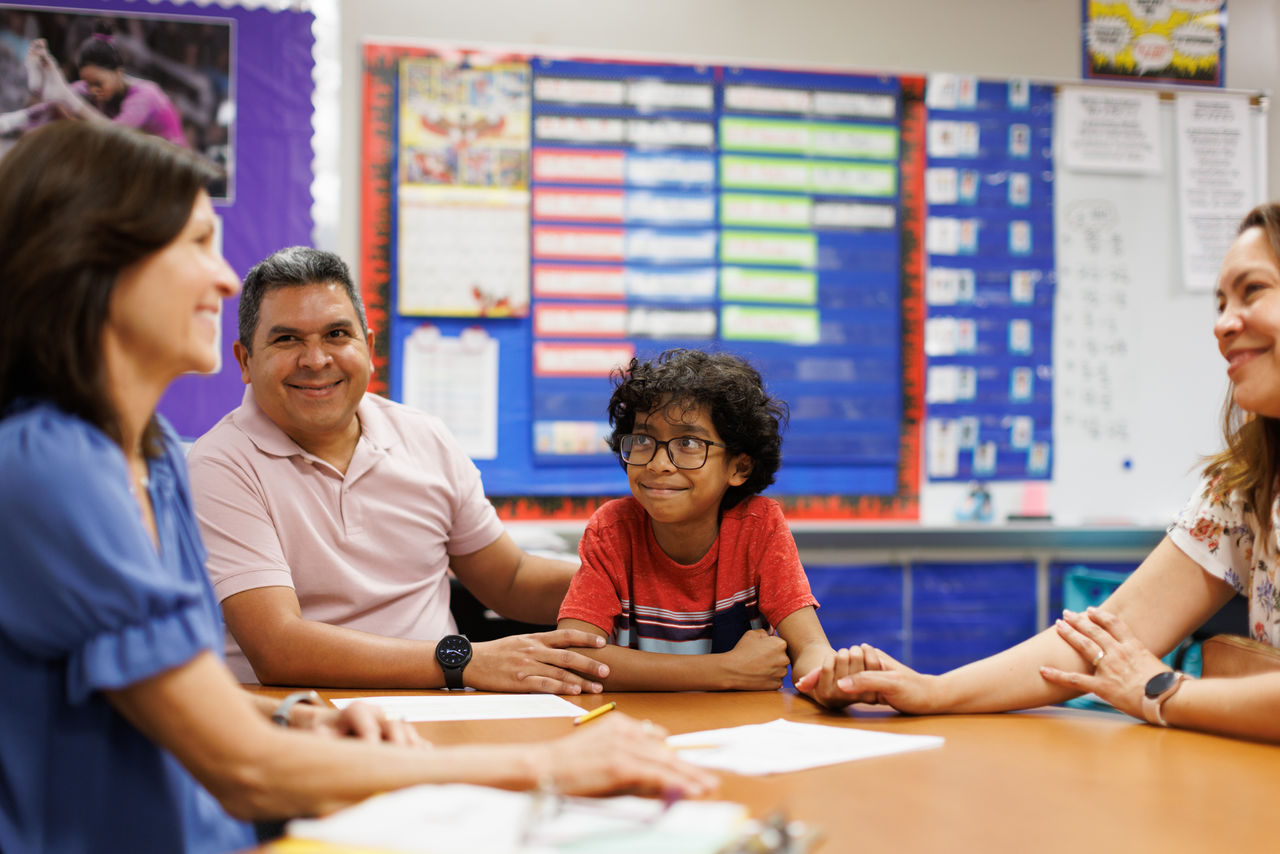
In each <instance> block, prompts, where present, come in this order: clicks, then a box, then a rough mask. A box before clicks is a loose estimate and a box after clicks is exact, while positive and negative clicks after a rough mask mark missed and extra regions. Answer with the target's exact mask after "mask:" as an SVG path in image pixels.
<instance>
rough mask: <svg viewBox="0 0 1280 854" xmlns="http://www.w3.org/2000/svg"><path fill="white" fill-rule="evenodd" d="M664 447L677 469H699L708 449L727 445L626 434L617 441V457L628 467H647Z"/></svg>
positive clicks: (641, 434) (691, 438)
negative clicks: (659, 439)
mask: <svg viewBox="0 0 1280 854" xmlns="http://www.w3.org/2000/svg"><path fill="white" fill-rule="evenodd" d="M664 445H665V446H666V449H667V459H669V460H671V464H672V465H673V466H675V467H676V468H678V469H700V468H702V467H703V466H704V465H706V464H707V453H708V449H709V448H710V447H711V446H712V445H714V446H716V447H717V448H728V447H729V446H728V445H725V444H722V443H720V442H713V441H711V440H710V439H699V438H698V437H697V436H676V437H674V438H671V439H664V440H662V441H661V442H659V441H658V440H657V439H655V438H653V437H652V436H646V435H645V434H644V433H627V434H625V435H624V436H623V437H622V438H621V439H619V440H618V455H619V456H621V457H622V461H623V462H624V463H626V464H627V465H629V466H643V465H647V464H648V463H649V461H650V460H652V459H653V457H654V455H655V454H657V453H658V449H659V448H661V447H663V446H664Z"/></svg>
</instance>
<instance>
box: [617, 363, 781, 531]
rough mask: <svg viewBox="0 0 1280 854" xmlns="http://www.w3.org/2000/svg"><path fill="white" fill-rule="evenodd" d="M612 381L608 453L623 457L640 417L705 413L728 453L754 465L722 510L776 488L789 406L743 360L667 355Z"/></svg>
mask: <svg viewBox="0 0 1280 854" xmlns="http://www.w3.org/2000/svg"><path fill="white" fill-rule="evenodd" d="M611 379H612V381H613V384H614V390H613V396H612V397H611V398H609V424H610V425H611V426H612V427H613V433H612V434H610V436H609V447H610V448H612V449H613V451H614V453H618V452H619V446H620V444H621V442H622V437H623V436H624V435H626V434H627V433H631V432H633V431H634V430H635V424H636V414H637V413H641V412H649V413H652V412H654V411H655V410H659V409H661V410H664V411H671V414H672V415H673V416H675V417H679V416H680V414H682V413H684V412H687V411H689V410H692V409H698V408H700V407H706V410H707V412H708V413H710V415H711V423H712V425H713V426H714V427H715V428H716V432H717V433H719V434H720V438H721V439H722V440H723V441H724V443H725V445H727V446H728V447H727V448H726V449H725V450H726V453H728V454H730V455H734V454H747V455H748V456H750V457H751V463H752V464H751V474H750V475H749V476H748V477H747V480H746V482H744V483H743V484H742V485H741V486H730V487H729V489H728V490H727V491H726V492H725V494H724V498H723V499H721V502H720V509H721V510H722V511H723V510H728V509H729V508H731V507H733V506H735V505H736V504H738V503H739V502H740V501H742V500H743V499H745V498H748V497H750V496H752V495H755V494H757V493H759V492H763V491H764V490H765V488H766V487H768V486H769V484H771V483H773V478H774V475H775V474H776V473H777V471H778V466H779V465H781V463H782V435H781V429H782V427H783V426H785V425H786V422H787V416H788V409H787V404H786V403H785V402H783V401H781V400H778V399H777V398H773V397H770V396H769V394H768V392H766V391H765V388H764V381H763V380H762V379H761V378H760V372H759V371H757V370H756V369H755V368H753V367H751V365H749V364H747V362H745V361H744V360H742V359H740V358H738V357H737V356H734V355H732V354H729V353H704V352H702V351H701V350H667V351H666V352H665V353H662V354H660V355H659V356H658V357H657V358H656V359H653V360H651V361H645V362H642V361H640V360H639V359H632V360H631V364H630V365H628V366H627V367H626V368H615V369H614V370H613V372H612V374H611ZM618 460H619V462H621V460H622V457H621V456H619V457H618ZM626 467H627V464H626V463H622V468H623V469H624V470H625V469H626Z"/></svg>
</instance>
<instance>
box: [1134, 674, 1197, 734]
mask: <svg viewBox="0 0 1280 854" xmlns="http://www.w3.org/2000/svg"><path fill="white" fill-rule="evenodd" d="M1186 678H1187V674H1185V673H1183V672H1182V671H1180V670H1175V671H1174V674H1173V684H1172V685H1170V686H1169V687H1168V688H1165V689H1164V690H1163V691H1162V692H1160V693H1159V694H1158V695H1156V696H1154V697H1152V696H1150V695H1149V694H1146V693H1144V694H1143V695H1142V716H1143V717H1144V718H1146V721H1147V723H1149V724H1154V725H1156V726H1164V727H1167V726H1168V725H1169V723H1168V721H1166V720H1165V719H1164V704H1165V701H1166V700H1168V699H1169V698H1170V697H1172V696H1173V695H1174V694H1176V693H1177V692H1178V688H1179V687H1181V686H1182V681H1183V680H1184V679H1186Z"/></svg>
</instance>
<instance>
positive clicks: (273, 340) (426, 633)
mask: <svg viewBox="0 0 1280 854" xmlns="http://www.w3.org/2000/svg"><path fill="white" fill-rule="evenodd" d="M370 342H371V335H370V333H369V331H368V328H367V326H366V323H365V316H364V308H363V306H362V305H361V303H360V297H359V295H358V293H357V292H356V290H355V287H354V285H353V284H352V282H351V276H350V273H349V272H348V270H347V266H346V264H344V263H343V262H342V260H341V259H340V258H338V257H337V256H336V255H334V254H332V253H329V252H321V251H318V250H315V249H307V248H305V247H292V248H289V249H283V250H281V251H280V252H277V253H275V254H274V255H272V256H271V257H269V258H267V259H266V260H265V261H263V262H262V263H260V264H258V265H257V266H256V267H254V268H253V269H252V270H251V271H249V275H248V276H247V277H246V278H245V284H244V292H243V293H242V294H241V296H240V312H239V340H238V341H236V342H235V345H234V351H235V356H236V360H237V361H238V362H239V364H240V372H241V376H242V377H243V379H244V381H245V383H246V384H248V388H247V389H246V390H245V395H244V401H243V402H242V403H241V405H240V406H239V407H238V408H237V409H235V410H233V411H232V412H231V413H229V414H228V415H227V416H225V417H224V418H223V419H222V420H221V421H219V422H218V424H216V425H215V426H214V427H213V429H212V430H210V431H209V432H208V433H206V434H205V435H204V436H202V437H201V438H200V439H199V440H198V441H197V442H196V443H195V445H194V446H193V447H192V448H191V452H190V454H189V456H188V462H189V464H190V468H191V486H192V492H193V494H194V497H195V506H196V514H197V516H198V518H199V520H200V526H201V531H202V533H203V535H204V540H205V544H206V545H207V547H208V550H209V561H208V566H209V573H210V575H211V576H212V578H213V584H214V590H215V592H216V593H217V595H218V598H219V600H220V601H221V602H222V610H223V614H224V615H225V617H226V621H227V628H228V635H229V636H228V638H227V663H228V664H229V665H230V666H231V668H232V670H233V671H234V672H235V673H236V674H237V675H238V676H239V677H240V679H241V680H242V681H246V682H251V681H254V680H255V676H256V679H257V681H260V682H263V683H267V684H284V685H315V686H329V687H360V688H436V687H442V686H447V687H451V688H457V687H463V686H467V687H473V688H478V689H482V690H487V691H544V692H557V693H565V694H576V693H579V692H596V691H600V690H601V685H600V683H599V682H598V681H596V680H597V679H600V678H603V677H604V676H606V675H607V674H608V670H607V668H605V667H604V666H602V665H600V664H598V663H597V662H595V661H592V660H591V659H589V658H587V657H586V656H583V655H581V654H579V653H577V652H574V651H573V650H572V649H570V647H582V646H597V645H598V643H597V641H599V640H601V639H600V638H597V637H595V636H593V635H590V634H587V633H585V632H579V631H552V632H543V633H539V634H528V635H516V636H512V637H508V638H502V639H500V640H496V641H489V642H485V643H476V644H474V645H472V644H471V643H470V642H469V641H467V640H466V639H465V638H463V637H461V636H459V635H456V634H455V632H456V631H457V630H456V627H455V624H454V621H453V617H452V616H451V614H450V612H449V578H448V570H449V569H452V570H453V572H454V574H455V575H456V576H457V577H458V579H459V580H460V581H461V582H462V583H463V584H464V585H465V586H466V587H467V588H468V589H469V590H470V591H471V592H472V593H474V594H475V595H476V597H477V598H478V599H480V601H482V602H484V603H485V604H486V605H487V606H489V607H490V608H493V609H494V610H496V611H498V612H499V613H501V614H502V615H504V616H506V617H509V618H512V619H516V620H522V621H525V622H531V623H544V624H550V623H554V622H555V618H556V612H557V610H558V609H559V607H560V601H561V599H563V598H564V594H565V591H566V590H568V587H569V581H570V579H571V578H572V577H573V572H574V570H575V568H576V567H574V565H573V564H570V563H566V562H564V561H556V560H549V559H547V558H542V557H537V556H534V555H530V554H526V553H525V552H524V551H522V550H521V549H520V547H519V546H517V545H516V544H515V543H514V542H513V541H512V540H511V538H510V537H509V536H508V535H507V534H506V532H505V531H504V530H503V527H502V523H501V522H500V521H499V520H498V516H497V514H496V513H495V512H494V509H493V506H492V505H491V504H490V503H489V501H488V499H487V498H485V495H484V490H483V487H482V485H481V482H480V473H479V471H478V470H477V469H476V467H475V465H474V464H473V463H472V462H471V460H470V459H468V458H467V456H466V454H464V453H463V452H462V450H461V449H460V448H459V447H458V444H457V443H456V442H455V441H454V439H453V438H452V437H451V436H450V434H449V432H448V430H447V428H446V427H445V426H444V424H443V423H442V422H441V421H440V420H439V419H437V418H435V417H433V416H431V415H427V414H425V413H422V412H418V411H416V410H413V409H410V408H408V407H406V406H402V405H400V404H398V403H394V402H392V401H390V400H387V399H385V398H382V397H379V396H377V395H374V394H369V393H368V392H367V388H368V384H369V375H370V373H371V371H372V362H371V361H370V356H369V352H370Z"/></svg>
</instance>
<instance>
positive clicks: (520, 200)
mask: <svg viewBox="0 0 1280 854" xmlns="http://www.w3.org/2000/svg"><path fill="white" fill-rule="evenodd" d="M399 85H400V116H399V125H400V139H399V142H400V145H399V161H400V164H399V165H400V175H399V192H398V194H397V200H398V203H399V206H398V209H397V223H398V232H399V239H398V241H397V245H398V247H399V259H398V260H399V263H398V264H397V267H396V272H397V284H398V293H399V305H398V310H399V312H400V313H401V314H408V315H419V316H428V315H454V316H463V317H466V316H489V317H506V316H517V317H518V316H522V315H524V314H526V313H528V310H529V249H528V243H529V189H528V188H529V64H528V63H527V62H523V61H518V60H515V61H504V60H502V59H494V58H491V57H487V56H478V57H477V56H472V55H468V54H462V55H456V56H453V57H442V56H435V57H423V58H407V59H405V60H403V61H402V62H401V63H400V80H399Z"/></svg>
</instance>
